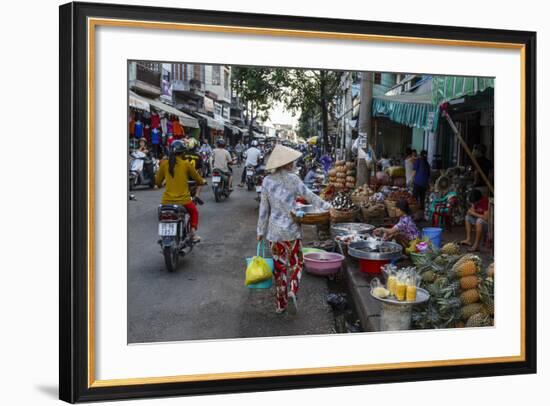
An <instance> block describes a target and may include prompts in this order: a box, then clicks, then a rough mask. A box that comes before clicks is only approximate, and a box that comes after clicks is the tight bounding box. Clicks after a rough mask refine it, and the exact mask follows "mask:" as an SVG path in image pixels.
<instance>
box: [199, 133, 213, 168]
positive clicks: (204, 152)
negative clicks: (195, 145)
mask: <svg viewBox="0 0 550 406" xmlns="http://www.w3.org/2000/svg"><path fill="white" fill-rule="evenodd" d="M199 154H200V156H201V158H202V163H203V164H204V165H206V168H207V171H206V174H210V159H211V158H212V147H210V144H209V143H208V140H207V139H204V140H203V141H202V145H201V147H200V149H199Z"/></svg>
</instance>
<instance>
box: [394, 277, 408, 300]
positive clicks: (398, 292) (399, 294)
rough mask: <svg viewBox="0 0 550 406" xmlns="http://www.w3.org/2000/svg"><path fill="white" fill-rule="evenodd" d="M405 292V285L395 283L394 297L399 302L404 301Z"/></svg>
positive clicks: (398, 282)
mask: <svg viewBox="0 0 550 406" xmlns="http://www.w3.org/2000/svg"><path fill="white" fill-rule="evenodd" d="M406 292H407V285H406V284H404V283H403V282H401V281H397V284H396V285H395V297H396V298H397V300H399V301H403V300H405V295H406Z"/></svg>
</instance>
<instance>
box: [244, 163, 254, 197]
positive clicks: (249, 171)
mask: <svg viewBox="0 0 550 406" xmlns="http://www.w3.org/2000/svg"><path fill="white" fill-rule="evenodd" d="M245 171H246V178H245V179H246V182H245V183H246V188H247V189H248V191H251V190H254V186H255V185H256V168H254V166H252V165H248V166H247V167H246V168H245Z"/></svg>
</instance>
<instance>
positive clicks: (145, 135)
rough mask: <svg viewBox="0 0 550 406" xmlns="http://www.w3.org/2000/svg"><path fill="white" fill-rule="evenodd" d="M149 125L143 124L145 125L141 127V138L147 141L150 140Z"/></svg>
mask: <svg viewBox="0 0 550 406" xmlns="http://www.w3.org/2000/svg"><path fill="white" fill-rule="evenodd" d="M150 132H151V127H149V124H145V127H143V138H145V139H146V140H147V142H151V136H150Z"/></svg>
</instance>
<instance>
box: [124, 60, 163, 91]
mask: <svg viewBox="0 0 550 406" xmlns="http://www.w3.org/2000/svg"><path fill="white" fill-rule="evenodd" d="M161 69H162V64H160V63H156V62H141V61H140V62H136V61H132V62H130V63H129V66H128V83H129V87H130V90H132V91H134V92H136V93H138V94H141V95H143V96H146V97H148V98H151V99H156V98H157V97H159V96H160V94H161V91H160V90H161V88H160V86H161Z"/></svg>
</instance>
